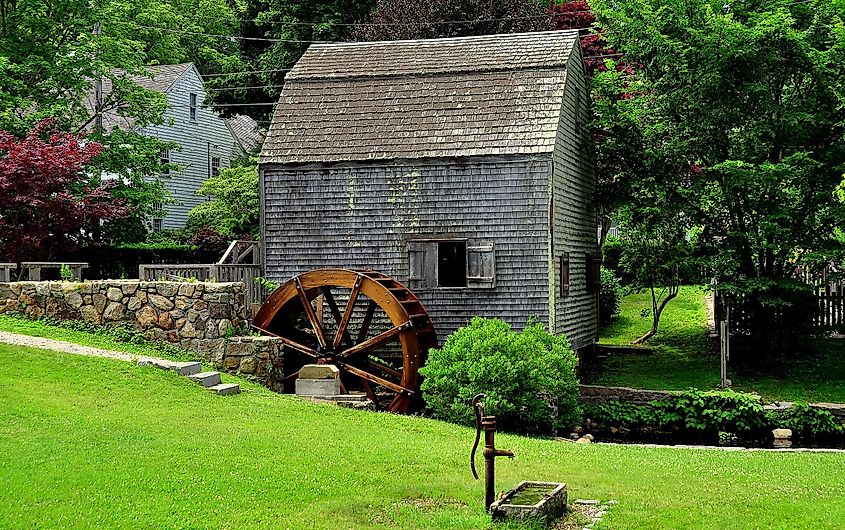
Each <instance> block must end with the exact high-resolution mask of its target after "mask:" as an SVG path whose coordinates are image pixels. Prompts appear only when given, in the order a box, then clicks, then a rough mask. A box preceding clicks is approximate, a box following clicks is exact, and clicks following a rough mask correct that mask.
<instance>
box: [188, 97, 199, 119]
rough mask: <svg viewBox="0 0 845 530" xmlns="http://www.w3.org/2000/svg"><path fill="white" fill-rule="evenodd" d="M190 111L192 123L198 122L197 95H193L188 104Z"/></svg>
mask: <svg viewBox="0 0 845 530" xmlns="http://www.w3.org/2000/svg"><path fill="white" fill-rule="evenodd" d="M188 111H189V113H190V117H191V121H197V95H196V94H191V95H190V101H189V103H188Z"/></svg>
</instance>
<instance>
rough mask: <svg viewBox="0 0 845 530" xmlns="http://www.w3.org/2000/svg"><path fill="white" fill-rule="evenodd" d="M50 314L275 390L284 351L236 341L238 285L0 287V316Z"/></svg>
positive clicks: (241, 315)
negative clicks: (137, 333)
mask: <svg viewBox="0 0 845 530" xmlns="http://www.w3.org/2000/svg"><path fill="white" fill-rule="evenodd" d="M9 312H16V313H22V314H24V315H26V316H28V317H30V318H39V317H42V316H49V317H53V318H58V319H61V320H82V321H86V322H91V323H93V324H98V325H110V324H111V325H113V324H119V323H128V324H131V325H133V326H134V327H135V328H137V329H139V330H141V331H143V332H144V334H145V335H146V336H147V338H149V339H153V340H159V341H164V342H169V343H171V344H174V345H176V346H179V347H181V348H183V349H186V350H192V351H195V352H197V353H198V354H199V357H200V358H201V359H202V360H204V361H206V362H209V363H211V364H213V365H214V366H215V367H217V368H218V369H221V370H225V371H227V372H229V373H233V374H239V375H246V376H249V377H252V378H254V379H256V380H257V381H259V382H261V383H263V384H265V385H267V386H269V387H270V388H274V389H278V388H275V387H278V386H280V383H277V382H276V381H277V380H278V381H281V377H280V376H278V377H277V376H276V374H277V373H278V374H281V367H282V364H281V353H282V345H281V344H280V343H279V342H278V339H275V338H271V337H250V336H246V337H233V336H231V335H232V334H233V333H235V334H242V333H243V332H244V331H245V330H246V328H247V318H246V317H247V308H246V305H245V304H244V285H243V284H242V283H239V282H238V283H210V282H195V283H192V282H147V281H139V280H96V281H90V282H13V283H0V313H9Z"/></svg>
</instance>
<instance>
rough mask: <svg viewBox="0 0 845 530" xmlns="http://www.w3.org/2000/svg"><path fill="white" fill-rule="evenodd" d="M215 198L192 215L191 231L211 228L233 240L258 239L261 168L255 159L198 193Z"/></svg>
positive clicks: (229, 170)
mask: <svg viewBox="0 0 845 530" xmlns="http://www.w3.org/2000/svg"><path fill="white" fill-rule="evenodd" d="M197 193H199V194H200V195H205V196H206V197H209V198H211V199H212V200H211V201H209V202H204V203H202V204H200V205H199V206H197V207H196V208H194V209H193V210H191V211H190V213H188V229H189V230H197V229H200V228H203V227H210V228H213V229H214V230H216V231H217V232H219V233H221V234H223V235H225V236H228V237H230V238H238V237H241V236H244V235H247V236H249V237H251V238H258V217H259V201H258V166H257V161H256V160H255V159H252V160H249V161H248V163H246V164H244V165H240V166H234V167H231V168H227V169H224V170H222V171H221V172H220V175H218V176H216V177H212V178H210V179H208V180H207V181H205V182H204V183H203V184H202V186H201V187H200V189H199V190H198V191H197Z"/></svg>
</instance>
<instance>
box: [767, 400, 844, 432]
mask: <svg viewBox="0 0 845 530" xmlns="http://www.w3.org/2000/svg"><path fill="white" fill-rule="evenodd" d="M769 421H770V422H771V424H772V425H774V426H775V427H779V428H784V429H792V435H793V436H794V437H796V438H804V439H811V440H812V439H817V438H825V437H830V436H835V435H840V434H842V433H843V432H845V426H844V425H843V424H842V423H841V422H840V421H839V420H837V419H836V417H835V416H834V415H833V414H831V412H830V411H828V410H821V409H817V408H813V407H811V406H810V405H808V404H807V403H804V402H801V401H799V402H796V403H793V404H792V406H791V407H789V408H787V409H786V410H784V411H779V412H775V411H772V412H770V414H769Z"/></svg>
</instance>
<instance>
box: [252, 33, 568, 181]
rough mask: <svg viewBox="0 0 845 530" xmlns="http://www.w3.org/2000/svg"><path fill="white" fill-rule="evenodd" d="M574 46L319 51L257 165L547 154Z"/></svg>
mask: <svg viewBox="0 0 845 530" xmlns="http://www.w3.org/2000/svg"><path fill="white" fill-rule="evenodd" d="M577 37H578V33H577V32H576V31H553V32H539V33H521V34H508V35H488V36H482V37H461V38H450V39H433V40H418V41H393V42H371V43H348V44H321V45H313V46H311V47H310V48H309V49H308V51H307V52H306V53H305V54H304V55H303V56H302V58H301V59H300V60H299V62H298V63H297V64H296V66H295V67H294V68H293V70H292V71H291V72H290V73H289V74H288V76H287V78H286V80H285V86H284V89H283V91H282V95H281V97H280V99H279V103H278V105H277V107H276V112H275V115H274V117H273V123H272V124H271V125H270V130H269V133H268V136H267V140H266V141H265V142H264V147H263V149H262V152H261V162H264V163H282V164H284V163H307V162H339V161H354V160H358V161H361V160H389V159H396V158H421V157H445V156H475V155H504V154H527V153H538V152H550V151H552V150H553V149H554V141H555V135H556V132H557V127H558V118H559V114H560V107H561V102H562V98H563V85H564V82H565V80H566V63H567V61H568V60H569V55H570V53H571V51H572V49H573V46H575V45H576V43H577V42H578V38H577Z"/></svg>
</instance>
